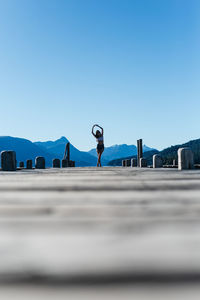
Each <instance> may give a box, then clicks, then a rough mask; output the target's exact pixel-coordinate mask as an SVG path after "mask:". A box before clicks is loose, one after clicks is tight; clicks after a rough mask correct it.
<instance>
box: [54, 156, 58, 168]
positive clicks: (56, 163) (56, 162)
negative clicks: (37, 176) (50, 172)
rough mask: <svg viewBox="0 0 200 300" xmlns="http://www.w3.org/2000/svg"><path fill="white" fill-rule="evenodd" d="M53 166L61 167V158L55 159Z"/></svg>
mask: <svg viewBox="0 0 200 300" xmlns="http://www.w3.org/2000/svg"><path fill="white" fill-rule="evenodd" d="M53 168H60V159H59V158H54V159H53Z"/></svg>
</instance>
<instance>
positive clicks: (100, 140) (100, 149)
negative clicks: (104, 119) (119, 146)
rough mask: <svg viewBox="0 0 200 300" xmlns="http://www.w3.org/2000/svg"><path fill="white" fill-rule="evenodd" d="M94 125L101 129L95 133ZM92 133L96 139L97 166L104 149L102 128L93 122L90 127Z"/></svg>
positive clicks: (99, 165) (99, 164) (99, 163)
mask: <svg viewBox="0 0 200 300" xmlns="http://www.w3.org/2000/svg"><path fill="white" fill-rule="evenodd" d="M94 127H99V128H100V129H101V132H100V131H99V130H97V131H96V133H94ZM92 134H93V136H94V137H95V138H96V140H97V155H98V161H97V167H101V155H102V153H103V151H104V141H103V128H102V127H101V126H99V125H97V124H95V125H94V126H93V127H92Z"/></svg>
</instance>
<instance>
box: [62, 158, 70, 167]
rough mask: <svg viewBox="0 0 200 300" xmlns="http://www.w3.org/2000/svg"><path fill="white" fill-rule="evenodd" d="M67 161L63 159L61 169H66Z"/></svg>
mask: <svg viewBox="0 0 200 300" xmlns="http://www.w3.org/2000/svg"><path fill="white" fill-rule="evenodd" d="M68 165H69V164H68V160H67V159H63V160H62V168H68Z"/></svg>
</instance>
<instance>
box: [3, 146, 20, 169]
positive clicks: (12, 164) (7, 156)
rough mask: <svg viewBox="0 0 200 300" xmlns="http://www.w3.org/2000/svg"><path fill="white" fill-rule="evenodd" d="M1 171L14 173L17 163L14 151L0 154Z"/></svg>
mask: <svg viewBox="0 0 200 300" xmlns="http://www.w3.org/2000/svg"><path fill="white" fill-rule="evenodd" d="M1 169H2V170H3V171H16V169H17V161H16V152H15V151H2V152H1Z"/></svg>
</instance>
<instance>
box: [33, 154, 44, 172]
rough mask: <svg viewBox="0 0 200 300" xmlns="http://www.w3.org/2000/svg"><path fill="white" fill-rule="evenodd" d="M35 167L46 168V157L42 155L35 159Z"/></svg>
mask: <svg viewBox="0 0 200 300" xmlns="http://www.w3.org/2000/svg"><path fill="white" fill-rule="evenodd" d="M35 168H36V169H45V159H44V157H42V156H38V157H36V159H35Z"/></svg>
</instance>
